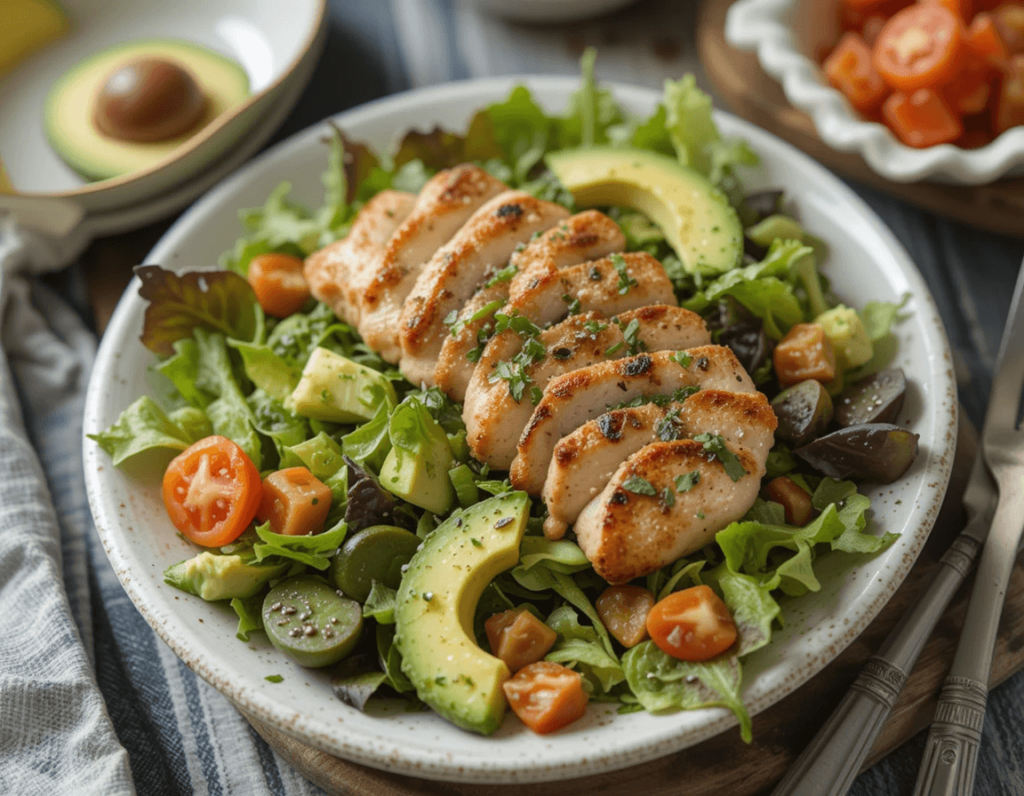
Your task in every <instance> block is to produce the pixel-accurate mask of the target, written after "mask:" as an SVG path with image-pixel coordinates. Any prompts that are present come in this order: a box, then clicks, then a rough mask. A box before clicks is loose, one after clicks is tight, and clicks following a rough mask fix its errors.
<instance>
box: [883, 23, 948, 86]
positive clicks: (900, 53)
mask: <svg viewBox="0 0 1024 796" xmlns="http://www.w3.org/2000/svg"><path fill="white" fill-rule="evenodd" d="M963 40H964V29H963V24H962V23H961V22H960V20H959V19H958V18H957V16H956V15H955V14H954V13H953V12H952V11H950V10H949V9H948V8H946V7H945V6H941V5H937V4H932V3H919V4H917V5H912V6H909V7H908V8H904V9H903V10H902V11H900V12H899V13H897V14H896V15H895V16H894V17H892V19H890V20H889V21H888V22H887V23H886V24H885V27H884V28H882V31H881V32H880V33H879V34H878V39H877V41H875V47H874V62H875V69H877V70H878V74H880V75H881V76H882V79H883V80H885V82H886V83H888V84H889V85H890V86H892V87H893V88H895V89H899V90H901V91H914V90H915V89H919V88H925V87H927V86H936V85H940V84H942V83H945V82H946V81H948V80H950V79H951V78H952V77H953V76H955V75H956V73H957V70H958V69H959V58H960V52H961V50H962V48H963V46H964V41H963Z"/></svg>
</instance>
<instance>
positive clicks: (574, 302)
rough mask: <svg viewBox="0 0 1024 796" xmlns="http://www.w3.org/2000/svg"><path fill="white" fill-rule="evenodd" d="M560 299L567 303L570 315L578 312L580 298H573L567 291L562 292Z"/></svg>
mask: <svg viewBox="0 0 1024 796" xmlns="http://www.w3.org/2000/svg"><path fill="white" fill-rule="evenodd" d="M562 301H564V302H565V303H566V304H567V305H568V308H569V314H570V315H579V314H580V300H579V299H578V298H573V297H572V296H570V295H569V294H568V293H563V294H562Z"/></svg>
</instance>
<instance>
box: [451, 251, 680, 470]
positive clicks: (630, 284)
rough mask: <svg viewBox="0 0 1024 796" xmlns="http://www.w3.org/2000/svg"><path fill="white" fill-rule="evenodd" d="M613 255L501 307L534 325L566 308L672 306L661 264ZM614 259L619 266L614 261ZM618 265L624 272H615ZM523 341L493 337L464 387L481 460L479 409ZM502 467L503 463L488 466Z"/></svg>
mask: <svg viewBox="0 0 1024 796" xmlns="http://www.w3.org/2000/svg"><path fill="white" fill-rule="evenodd" d="M619 257H620V255H613V256H612V257H606V258H603V259H601V260H594V261H591V262H587V263H581V264H580V265H573V266H570V267H568V268H563V269H562V270H561V271H559V272H558V274H557V275H556V276H554V277H552V278H548V277H544V278H542V279H539V280H537V282H536V284H534V286H533V287H532V288H530V289H528V290H523V291H522V292H519V293H517V294H515V295H510V296H509V300H508V303H506V304H505V307H504V308H503V309H502V312H504V313H507V314H510V315H511V314H516V315H522V316H524V317H526V318H528V319H529V320H531V321H532V322H533V323H534V324H536V325H537V326H541V327H543V326H547V325H548V324H552V323H556V322H558V321H560V320H562V319H563V318H565V317H566V316H567V315H568V314H569V309H570V305H571V304H573V302H574V301H578V302H579V305H578V306H573V307H572V308H573V309H575V310H577V311H578V312H591V311H597V312H601V313H603V314H605V315H608V316H610V315H618V314H619V313H623V312H627V311H629V310H632V309H638V308H640V307H645V306H648V305H652V304H665V305H674V304H675V303H676V298H675V294H674V293H673V291H672V283H671V282H670V281H669V278H668V276H666V274H665V269H664V268H663V267H662V265H661V263H660V262H658V261H657V260H656V259H654V258H653V257H652V256H651V255H649V254H646V253H644V252H633V253H631V254H623V255H621V261H618V258H619ZM613 259H614V260H616V261H617V262H614V263H613ZM616 264H617V265H619V269H621V271H622V273H620V272H619V270H617V269H616V268H615V265H616ZM522 345H523V340H522V338H521V337H520V336H519V335H518V334H517V333H516V332H514V331H512V330H506V331H504V332H502V333H501V334H497V335H495V336H494V337H492V338H491V339H490V340H489V341H488V342H487V345H486V347H485V348H484V351H483V354H482V355H481V357H480V361H479V362H478V363H477V366H476V368H475V369H474V371H473V375H472V376H471V377H470V380H469V385H468V386H467V387H466V400H465V406H464V408H463V415H462V416H463V419H464V420H465V421H466V430H467V433H468V440H469V445H470V448H471V449H472V450H473V455H474V456H476V457H477V458H478V459H480V461H487V458H486V457H487V456H489V453H488V449H487V448H486V443H485V442H484V441H483V439H482V438H481V439H480V440H478V441H476V442H474V439H475V429H476V428H477V425H476V424H477V423H478V420H477V418H485V417H486V410H485V408H484V407H482V406H481V407H477V403H478V402H479V401H481V400H482V399H483V396H485V394H486V393H487V391H488V388H489V386H490V384H491V377H492V375H493V374H495V372H496V371H497V369H498V366H499V364H500V363H501V362H504V361H508V360H510V359H512V357H514V356H515V355H516V354H517V353H518V352H519V350H520V349H521V348H522ZM492 466H494V467H501V468H502V469H504V467H505V466H507V465H504V466H502V465H497V464H495V465H492Z"/></svg>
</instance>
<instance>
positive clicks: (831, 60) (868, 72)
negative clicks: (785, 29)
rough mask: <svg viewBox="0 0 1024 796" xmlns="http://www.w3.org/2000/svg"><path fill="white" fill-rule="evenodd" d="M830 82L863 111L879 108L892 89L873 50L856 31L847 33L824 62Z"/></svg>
mask: <svg viewBox="0 0 1024 796" xmlns="http://www.w3.org/2000/svg"><path fill="white" fill-rule="evenodd" d="M823 67H824V69H825V74H826V75H827V76H828V80H829V82H830V83H831V84H832V85H833V86H835V87H836V88H837V89H839V90H840V91H842V92H843V94H845V95H846V98H847V99H848V100H849V101H850V104H851V105H853V107H854V108H856V109H857V110H859V111H861V112H869V111H871V110H873V109H875V108H877V107H878V106H879V105H880V104H881V102H882V100H884V99H885V95H886V94H887V93H888V91H889V89H888V88H887V87H886V85H885V81H884V80H882V78H881V76H880V75H879V74H878V72H877V71H876V70H875V66H874V64H873V63H872V61H871V50H870V48H869V47H868V46H867V44H865V43H864V40H863V39H862V38H861V37H860V36H858V35H857V34H856V33H846V34H844V35H843V38H841V39H840V40H839V44H837V45H836V48H835V49H834V50H833V51H832V54H831V55H829V57H828V58H826V59H825V63H824V64H823Z"/></svg>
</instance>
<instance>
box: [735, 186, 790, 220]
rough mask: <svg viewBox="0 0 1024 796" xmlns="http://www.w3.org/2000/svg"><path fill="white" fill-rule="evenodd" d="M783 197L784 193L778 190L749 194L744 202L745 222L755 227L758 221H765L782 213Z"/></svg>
mask: <svg viewBox="0 0 1024 796" xmlns="http://www.w3.org/2000/svg"><path fill="white" fill-rule="evenodd" d="M783 196H784V193H783V192H782V191H780V190H778V189H775V190H769V191H755V192H754V193H751V194H747V197H746V198H745V199H744V200H743V203H744V205H745V210H746V214H745V215H746V217H745V219H744V220H745V221H746V222H747V226H753V225H754V224H756V223H757V222H758V221H764V219H766V218H768V216H773V215H775V214H776V213H778V212H780V211H781V210H782V198H783Z"/></svg>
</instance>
